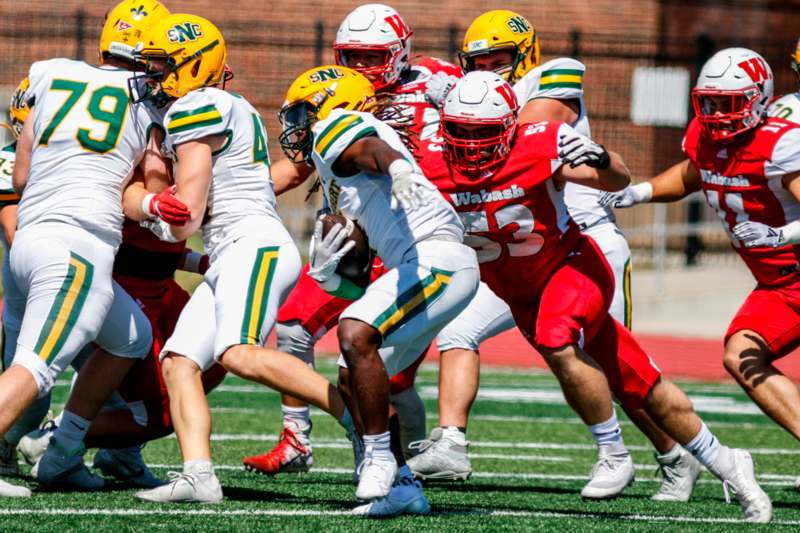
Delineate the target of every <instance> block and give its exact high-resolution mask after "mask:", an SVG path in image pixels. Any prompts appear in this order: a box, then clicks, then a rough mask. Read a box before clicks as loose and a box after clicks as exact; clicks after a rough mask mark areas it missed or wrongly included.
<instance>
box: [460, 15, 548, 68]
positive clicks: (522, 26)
mask: <svg viewBox="0 0 800 533" xmlns="http://www.w3.org/2000/svg"><path fill="white" fill-rule="evenodd" d="M497 50H509V51H511V53H512V57H513V60H512V62H511V63H510V64H509V65H505V66H503V67H501V68H499V69H495V72H497V73H498V74H499V75H500V76H502V77H503V79H505V80H506V81H507V82H508V83H512V84H513V83H514V82H515V81H517V80H518V79H520V78H522V77H523V76H524V75H525V74H527V73H528V72H529V71H530V70H531V69H533V68H535V67H536V66H538V65H539V37H538V36H537V35H536V30H534V29H533V25H532V24H531V23H530V22H528V20H527V19H526V18H525V17H523V16H522V15H518V14H517V13H514V12H513V11H509V10H507V9H496V10H494V11H487V12H486V13H484V14H483V15H481V16H479V17H478V18H476V19H475V20H473V21H472V24H470V26H469V28H467V33H466V34H465V35H464V45H463V47H462V49H461V53H460V54H459V58H460V59H461V67H462V68H463V69H464V72H470V71H472V70H475V56H479V55H484V54H489V53H492V52H495V51H497Z"/></svg>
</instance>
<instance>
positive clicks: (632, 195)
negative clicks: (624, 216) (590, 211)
mask: <svg viewBox="0 0 800 533" xmlns="http://www.w3.org/2000/svg"><path fill="white" fill-rule="evenodd" d="M652 198H653V186H652V185H650V182H647V181H645V182H644V183H639V184H637V185H628V186H627V187H625V188H624V189H622V190H621V191H618V192H607V193H605V194H603V196H601V197H600V200H598V202H597V203H599V204H600V206H601V207H606V206H611V207H620V208H625V207H631V206H633V205H636V204H643V203H645V202H649V201H650V200H651V199H652Z"/></svg>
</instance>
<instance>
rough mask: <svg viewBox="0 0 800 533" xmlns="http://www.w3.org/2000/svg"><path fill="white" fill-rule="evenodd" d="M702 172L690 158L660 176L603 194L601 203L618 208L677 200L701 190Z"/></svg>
mask: <svg viewBox="0 0 800 533" xmlns="http://www.w3.org/2000/svg"><path fill="white" fill-rule="evenodd" d="M700 187H701V185H700V173H699V172H697V169H696V168H695V166H694V165H693V164H692V162H691V161H690V160H689V159H686V160H684V161H681V162H680V163H678V164H676V165H673V166H671V167H670V168H668V169H667V170H665V171H664V172H662V173H661V174H659V175H658V176H656V177H654V178H652V179H650V180H648V181H644V182H642V183H637V184H636V185H631V186H629V187H627V188H626V189H625V190H623V191H620V192H617V193H610V194H605V195H603V197H602V198H600V202H599V203H600V205H602V206H611V207H617V208H625V207H631V206H634V205H636V204H643V203H647V202H662V203H666V202H677V201H678V200H680V199H681V198H685V197H687V196H689V195H690V194H691V193H693V192H695V191H699V190H700Z"/></svg>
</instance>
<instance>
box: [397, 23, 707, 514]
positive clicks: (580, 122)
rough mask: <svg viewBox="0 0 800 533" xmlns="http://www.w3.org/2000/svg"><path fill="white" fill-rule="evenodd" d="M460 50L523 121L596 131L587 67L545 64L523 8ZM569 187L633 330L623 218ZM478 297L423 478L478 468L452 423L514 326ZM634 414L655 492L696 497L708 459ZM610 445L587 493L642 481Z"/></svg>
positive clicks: (419, 459)
mask: <svg viewBox="0 0 800 533" xmlns="http://www.w3.org/2000/svg"><path fill="white" fill-rule="evenodd" d="M460 57H461V64H462V67H463V69H464V71H465V72H470V71H494V72H496V73H497V74H499V75H500V76H501V77H503V79H505V80H506V81H508V82H509V84H511V85H512V87H513V88H514V92H515V94H516V96H517V100H518V101H519V103H520V105H521V110H520V113H519V121H520V122H521V123H525V122H538V121H542V120H551V121H552V120H558V121H563V122H566V123H568V124H570V125H572V126H573V127H574V128H575V129H576V130H577V131H578V132H579V133H581V134H583V135H585V136H587V137H590V136H591V132H590V128H589V120H588V117H587V114H586V104H585V102H584V100H583V74H584V71H585V67H584V65H583V64H582V63H581V62H579V61H576V60H575V59H571V58H565V57H562V58H556V59H553V60H550V61H548V62H546V63H544V64H540V61H539V37H538V35H536V31H535V30H534V28H533V26H532V25H531V23H530V22H529V21H528V20H527V19H525V18H524V17H522V16H521V15H519V14H517V13H515V12H513V11H508V10H494V11H489V12H487V13H484V14H482V15H480V16H479V17H477V18H476V19H475V20H474V21H473V22H472V24H471V25H470V27H469V28H468V29H467V32H466V34H465V36H464V44H463V48H462V52H461V56H460ZM435 81H436V82H437V84H431V87H432V89H431V90H430V91H429V96H430V97H431V98H432V99H433V100H434V101H438V102H442V101H443V98H444V96H445V95H446V92H447V88H448V87H449V86H451V85H452V84H453V83H454V82H455V78H450V79H446V78H445V76H444V75H441V74H440V75H438V76H437V79H436V80H435ZM564 187H565V189H564V197H565V202H566V205H567V207H568V209H569V212H570V215H571V216H572V218H573V219H574V220H575V222H576V223H577V224H578V226H579V227H580V229H581V231H582V232H583V233H585V234H587V235H590V236H591V237H592V238H593V239H594V241H595V242H596V243H597V244H598V246H599V247H600V249H601V250H602V251H603V254H604V255H605V256H606V260H607V261H608V263H609V265H611V268H612V271H613V273H614V279H615V291H614V297H613V299H612V303H611V307H610V308H609V312H610V313H611V315H612V316H613V317H614V318H616V319H617V320H618V321H619V322H621V323H622V324H624V325H625V326H626V327H627V328H629V329H630V326H631V302H630V274H631V268H630V267H631V261H630V259H631V257H630V249H629V248H628V243H627V242H626V241H625V237H624V236H623V235H622V232H621V231H620V230H619V228H618V227H617V225H616V223H615V219H614V215H613V212H612V211H611V210H610V209H609V208H608V207H605V206H600V205H599V203H598V200H599V198H600V196H601V194H602V192H601V191H598V190H596V189H592V188H590V187H584V186H582V185H579V184H576V183H571V182H567V183H566V184H565V186H564ZM477 302H478V303H476V305H471V306H470V307H469V308H468V309H467V310H466V311H465V312H464V314H463V315H462V316H460V317H459V318H458V319H457V320H455V321H454V322H453V323H452V324H451V325H450V326H448V327H447V328H446V329H445V331H444V332H443V335H442V336H443V337H444V338H440V339H439V344H440V347H441V346H442V345H444V346H445V347H447V346H449V345H450V344H452V341H451V340H449V339H451V338H454V339H460V338H461V337H462V336H463V335H464V334H465V333H472V336H471V337H470V341H471V345H472V347H473V348H474V350H475V351H470V352H466V351H463V350H453V351H451V352H445V353H443V356H442V366H441V376H440V383H441V385H442V390H441V391H440V396H439V409H440V413H439V416H440V426H441V427H440V428H436V429H434V433H433V435H432V438H431V439H430V440H429V441H425V442H422V443H420V445H419V446H420V447H421V448H424V450H425V451H424V452H423V453H421V454H419V455H418V456H416V457H414V458H412V460H411V461H409V464H410V465H411V467H412V470H414V472H415V474H417V475H419V476H420V477H423V478H432V479H442V478H444V479H447V478H449V477H451V476H452V475H453V474H456V476H459V475H460V476H467V475H469V472H470V471H471V468H470V465H469V458H468V456H467V453H466V448H467V443H466V441H465V440H464V437H463V434H459V432H457V431H455V428H454V427H453V426H466V423H467V417H468V413H469V408H470V405H471V403H472V401H474V398H475V395H476V393H477V386H478V378H477V374H478V369H479V360H478V358H477V347H478V346H479V345H480V343H481V342H482V341H483V340H485V339H486V338H488V337H490V336H492V335H494V334H497V333H499V332H500V331H503V330H505V329H508V328H510V327H512V326H513V324H514V322H513V318H512V317H511V311H510V309H509V308H508V306H507V305H506V304H505V303H504V302H503V301H502V300H500V299H499V298H497V297H496V295H493V294H492V292H491V290H489V289H488V288H487V287H485V286H482V287H481V290H479V292H478V296H477ZM484 324H485V325H484ZM451 361H458V362H460V365H455V364H446V363H450V362H451ZM459 366H460V369H459ZM450 373H452V374H453V375H452V377H450ZM454 399H455V401H453V400H454ZM446 400H447V401H446ZM626 412H627V414H628V416H629V417H630V418H631V419H632V420H633V421H634V422H635V423H636V425H637V426H638V427H639V428H640V429H641V430H642V431H643V432H644V433H645V434H646V435H647V436H648V438H650V440H651V441H652V442H653V445H654V446H655V448H656V450H657V452H658V453H657V454H656V460H657V462H658V463H659V465H660V467H661V468H660V469H661V471H662V472H663V475H664V480H663V483H662V485H661V487H660V489H659V491H658V492H657V493H656V494H655V495H654V496H653V499H654V500H660V501H687V500H689V498H690V497H691V494H692V490H693V488H694V483H695V481H696V479H697V477H698V475H699V474H700V465H699V464H698V463H697V461H695V460H694V458H693V457H692V456H691V454H689V453H687V452H686V451H685V450H683V448H681V446H679V445H678V444H677V443H676V442H675V441H674V440H673V439H671V438H670V437H669V436H668V435H667V434H666V433H665V432H664V431H662V430H661V429H660V428H659V427H658V426H657V425H656V424H654V423H653V421H652V420H651V419H650V417H649V416H648V415H647V414H646V413H644V412H643V411H641V410H637V411H630V410H628V411H626ZM608 425H610V426H617V421H616V417H612V419H611V420H608V421H605V422H604V423H603V424H602V425H600V426H598V427H590V428H589V429H590V430H591V431H592V433H593V435H595V437H597V436H598V435H599V433H598V431H599V432H602V431H603V428H605V427H606V426H608ZM448 426H450V427H448ZM608 452H609V449H608V448H607V447H603V446H601V447H599V449H598V453H599V458H598V462H597V464H596V467H595V468H594V469H593V471H592V477H591V479H590V480H589V482H588V483H587V485H586V486H585V487H584V490H583V492H582V495H583V497H585V498H609V497H613V496H616V495H618V494H619V493H621V492H622V490H624V489H625V487H626V486H627V485H628V484H629V483H630V482H631V481H632V480H633V476H634V467H633V461H632V459H631V456H630V453H628V452H627V450H626V449H624V448H622V449H617V450H615V451H614V453H608Z"/></svg>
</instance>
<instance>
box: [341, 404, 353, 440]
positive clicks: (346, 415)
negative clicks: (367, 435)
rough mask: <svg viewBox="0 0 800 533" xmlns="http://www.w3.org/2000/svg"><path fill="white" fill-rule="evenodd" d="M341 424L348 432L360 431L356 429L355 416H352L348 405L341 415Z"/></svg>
mask: <svg viewBox="0 0 800 533" xmlns="http://www.w3.org/2000/svg"><path fill="white" fill-rule="evenodd" d="M339 425H340V426H342V427H343V428H344V430H345V431H347V433H348V434H352V433H358V431H356V425H355V424H354V423H353V417H352V416H350V411H349V410H348V409H347V407H345V408H344V412H343V413H342V416H340V417H339Z"/></svg>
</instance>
